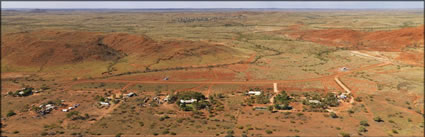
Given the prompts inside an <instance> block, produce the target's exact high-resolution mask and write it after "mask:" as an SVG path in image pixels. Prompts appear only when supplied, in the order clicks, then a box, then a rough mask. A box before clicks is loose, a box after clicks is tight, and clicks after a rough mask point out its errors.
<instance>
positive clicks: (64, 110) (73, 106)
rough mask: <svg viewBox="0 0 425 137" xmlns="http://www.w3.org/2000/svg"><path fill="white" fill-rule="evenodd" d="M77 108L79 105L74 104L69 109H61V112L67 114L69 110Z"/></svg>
mask: <svg viewBox="0 0 425 137" xmlns="http://www.w3.org/2000/svg"><path fill="white" fill-rule="evenodd" d="M78 106H80V104H74V105H72V106H71V107H68V109H66V108H65V109H62V112H68V111H69V110H73V109H74V108H77V107H78Z"/></svg>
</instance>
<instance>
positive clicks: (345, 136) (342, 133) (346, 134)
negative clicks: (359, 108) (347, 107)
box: [339, 132, 350, 137]
mask: <svg viewBox="0 0 425 137" xmlns="http://www.w3.org/2000/svg"><path fill="white" fill-rule="evenodd" d="M339 134H340V135H341V136H343V137H350V134H348V133H344V132H341V133H339Z"/></svg>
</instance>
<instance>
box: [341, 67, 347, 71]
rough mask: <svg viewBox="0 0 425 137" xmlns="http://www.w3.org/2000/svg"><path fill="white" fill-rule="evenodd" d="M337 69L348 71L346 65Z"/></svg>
mask: <svg viewBox="0 0 425 137" xmlns="http://www.w3.org/2000/svg"><path fill="white" fill-rule="evenodd" d="M339 70H340V71H343V72H344V71H348V68H346V67H342V68H340V69H339Z"/></svg>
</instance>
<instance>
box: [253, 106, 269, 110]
mask: <svg viewBox="0 0 425 137" xmlns="http://www.w3.org/2000/svg"><path fill="white" fill-rule="evenodd" d="M254 110H267V107H254Z"/></svg>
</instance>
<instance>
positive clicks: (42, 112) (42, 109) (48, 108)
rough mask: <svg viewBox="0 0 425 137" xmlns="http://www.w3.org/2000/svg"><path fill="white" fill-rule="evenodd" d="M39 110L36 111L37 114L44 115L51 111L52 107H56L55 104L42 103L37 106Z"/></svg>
mask: <svg viewBox="0 0 425 137" xmlns="http://www.w3.org/2000/svg"><path fill="white" fill-rule="evenodd" d="M39 108H40V109H39V110H38V111H37V113H38V114H40V115H46V114H49V113H50V112H52V111H53V110H54V109H56V106H55V105H53V104H46V105H44V104H42V105H40V106H39Z"/></svg>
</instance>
